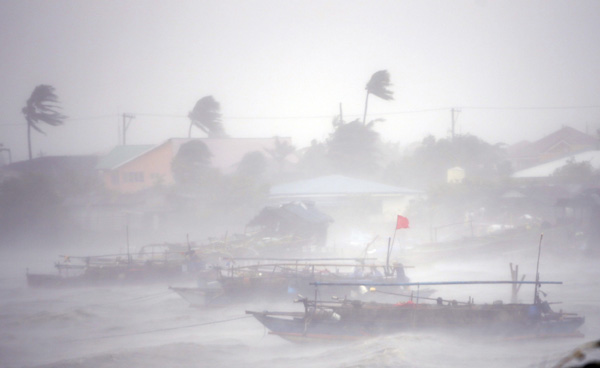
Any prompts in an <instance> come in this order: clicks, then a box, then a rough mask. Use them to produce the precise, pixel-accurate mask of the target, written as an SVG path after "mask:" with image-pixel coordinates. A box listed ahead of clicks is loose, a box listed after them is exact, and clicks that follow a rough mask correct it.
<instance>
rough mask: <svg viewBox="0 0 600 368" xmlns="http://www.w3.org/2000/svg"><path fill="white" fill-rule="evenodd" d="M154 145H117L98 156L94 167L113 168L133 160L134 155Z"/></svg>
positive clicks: (100, 168)
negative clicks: (103, 154)
mask: <svg viewBox="0 0 600 368" xmlns="http://www.w3.org/2000/svg"><path fill="white" fill-rule="evenodd" d="M154 147H157V146H155V145H150V144H144V145H133V146H117V147H115V148H113V149H112V151H110V152H109V153H108V154H107V155H106V156H104V157H102V158H100V160H99V161H98V164H97V165H96V169H98V170H113V169H116V168H118V167H119V166H121V165H124V164H125V163H127V162H129V161H131V160H133V159H134V158H136V157H139V156H141V155H142V154H144V153H146V152H148V151H150V150H151V149H153V148H154Z"/></svg>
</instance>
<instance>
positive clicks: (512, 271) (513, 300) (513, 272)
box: [509, 263, 525, 303]
mask: <svg viewBox="0 0 600 368" xmlns="http://www.w3.org/2000/svg"><path fill="white" fill-rule="evenodd" d="M509 265H510V276H511V279H512V281H519V265H515V268H514V269H513V264H512V263H510V264H509ZM523 280H525V275H523V276H522V277H521V281H523ZM522 285H523V284H512V295H511V298H510V302H511V303H517V302H518V298H517V296H518V294H519V290H520V289H521V286H522Z"/></svg>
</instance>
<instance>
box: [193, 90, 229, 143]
mask: <svg viewBox="0 0 600 368" xmlns="http://www.w3.org/2000/svg"><path fill="white" fill-rule="evenodd" d="M220 110H221V105H219V103H218V102H217V101H216V100H215V99H214V98H213V96H206V97H202V98H201V99H199V100H198V102H196V106H194V109H193V110H192V112H190V113H189V114H188V117H189V118H190V129H189V131H188V138H191V136H192V126H194V125H195V126H196V127H198V128H200V130H202V131H203V132H204V133H206V134H207V135H208V137H209V138H223V137H226V136H227V135H226V134H225V130H224V129H223V124H221V112H220Z"/></svg>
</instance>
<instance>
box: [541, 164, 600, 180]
mask: <svg viewBox="0 0 600 368" xmlns="http://www.w3.org/2000/svg"><path fill="white" fill-rule="evenodd" d="M552 177H553V178H555V179H556V180H557V181H558V182H560V183H563V184H589V183H592V182H594V181H595V180H598V179H599V178H600V171H599V170H594V167H593V166H592V164H591V163H590V162H589V161H580V162H577V161H575V159H574V158H570V159H569V160H567V164H566V165H564V166H561V167H559V168H558V169H556V170H555V171H554V172H553V173H552Z"/></svg>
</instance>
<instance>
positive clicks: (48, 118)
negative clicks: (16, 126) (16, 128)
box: [21, 84, 66, 160]
mask: <svg viewBox="0 0 600 368" xmlns="http://www.w3.org/2000/svg"><path fill="white" fill-rule="evenodd" d="M57 104H58V97H57V96H56V94H55V93H54V87H52V86H48V85H45V84H41V85H39V86H37V87H35V89H34V90H33V92H32V93H31V96H29V99H28V100H27V103H26V104H25V107H23V109H22V110H21V111H22V112H23V115H25V119H26V120H27V147H28V149H29V159H30V160H31V157H32V155H31V128H33V129H35V130H37V131H38V132H40V133H42V134H46V133H44V131H42V129H40V127H39V126H38V124H39V123H46V124H49V125H52V126H57V125H61V124H62V123H63V122H64V119H66V116H64V115H62V114H61V113H59V112H58V110H59V109H60V107H59V106H58V105H57Z"/></svg>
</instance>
